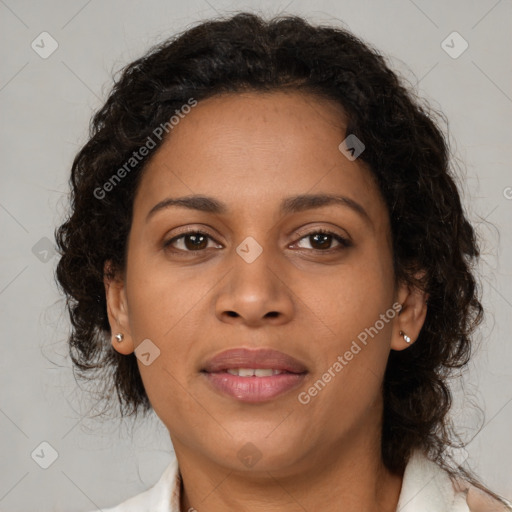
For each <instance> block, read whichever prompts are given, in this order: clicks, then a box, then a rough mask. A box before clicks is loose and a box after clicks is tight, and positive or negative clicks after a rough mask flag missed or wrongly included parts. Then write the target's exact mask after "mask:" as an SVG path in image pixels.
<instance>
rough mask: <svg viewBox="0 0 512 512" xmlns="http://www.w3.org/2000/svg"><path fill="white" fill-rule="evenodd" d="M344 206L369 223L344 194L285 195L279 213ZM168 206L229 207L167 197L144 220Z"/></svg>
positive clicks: (208, 209)
mask: <svg viewBox="0 0 512 512" xmlns="http://www.w3.org/2000/svg"><path fill="white" fill-rule="evenodd" d="M331 205H337V206H344V207H348V208H350V209H351V210H353V211H355V212H356V213H358V214H359V215H360V216H361V217H363V218H364V220H365V221H366V222H368V223H369V224H370V225H371V224H372V220H371V218H370V216H369V215H368V213H367V211H366V210H365V209H364V208H363V207H362V206H361V205H360V204H359V203H358V202H357V201H354V200H353V199H350V198H349V197H345V196H339V195H334V194H301V195H297V196H291V197H286V198H285V199H283V201H282V202H281V205H280V209H279V211H280V214H281V215H289V214H291V213H297V212H302V211H305V210H312V209H315V208H321V207H323V206H331ZM170 207H181V208H188V209H189V210H197V211H201V212H206V213H214V214H218V215H226V214H227V213H228V212H229V209H228V207H227V205H226V204H225V203H222V202H221V201H218V200H217V199H215V198H213V197H209V196H202V195H193V196H185V197H176V198H171V197H169V198H167V199H164V200H163V201H160V202H159V203H157V204H155V206H153V208H151V210H150V211H149V213H148V215H147V217H146V222H147V221H148V220H149V219H150V218H151V217H152V216H153V215H154V214H155V213H156V212H158V211H160V210H164V209H166V208H170Z"/></svg>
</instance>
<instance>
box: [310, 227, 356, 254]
mask: <svg viewBox="0 0 512 512" xmlns="http://www.w3.org/2000/svg"><path fill="white" fill-rule="evenodd" d="M300 240H308V242H309V244H310V246H311V250H314V251H319V252H327V251H329V250H331V249H334V250H340V249H343V248H345V247H349V246H350V245H351V244H350V242H349V240H347V239H346V238H343V237H342V236H340V235H338V234H337V233H333V232H332V231H325V230H317V231H314V232H312V233H309V234H308V235H306V236H303V237H302V238H301V239H300ZM333 241H335V242H337V244H338V245H337V246H335V247H334V248H333V247H331V244H332V243H333ZM306 249H308V247H306Z"/></svg>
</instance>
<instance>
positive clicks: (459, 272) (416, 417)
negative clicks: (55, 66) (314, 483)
mask: <svg viewBox="0 0 512 512" xmlns="http://www.w3.org/2000/svg"><path fill="white" fill-rule="evenodd" d="M403 82H404V81H403V80H402V79H401V78H399V76H397V74H396V73H395V72H393V71H392V70H391V69H390V68H389V67H388V65H387V64H386V60H385V58H384V57H383V56H382V55H381V54H380V53H379V52H378V51H377V50H375V49H374V48H372V47H371V46H369V45H368V44H367V43H364V42H363V41H361V40H360V39H358V38H357V37H355V36H354V35H352V34H351V33H350V32H348V31H346V30H344V29H342V28H337V27H333V26H313V25H312V24H310V23H308V22H307V21H305V20H304V19H302V18H300V17H297V16H282V17H277V18H273V19H271V20H264V19H262V18H261V17H260V16H257V15H253V14H249V13H239V14H236V15H234V16H232V17H230V18H228V19H222V18H221V19H215V20H208V21H206V22H202V23H200V24H199V25H196V26H194V27H192V28H190V29H189V30H187V31H185V32H183V33H182V34H179V35H178V36H175V37H173V38H171V39H170V40H167V41H165V42H164V43H162V44H160V45H158V46H156V47H154V48H152V49H151V50H150V51H149V52H148V53H147V54H146V55H144V56H143V57H142V58H139V59H138V60H136V61H134V62H132V63H131V64H129V65H128V66H127V67H125V68H124V69H123V70H122V72H121V74H120V76H119V77H118V78H116V79H115V83H114V86H113V90H112V92H111V93H110V95H109V97H108V99H107V101H106V103H105V104H104V106H103V107H101V109H100V110H99V111H98V112H97V113H96V114H95V115H94V117H93V119H92V121H91V128H90V139H89V141H88V142H87V143H86V144H85V145H84V147H83V148H82V149H81V150H80V152H79V153H78V154H77V156H76V157H75V159H74V162H73V166H72V170H71V179H70V182H71V187H72V193H71V212H70V214H69V217H68V218H67V219H66V221H65V222H64V223H63V224H62V225H61V226H60V227H59V228H57V229H56V232H55V235H56V239H57V244H58V247H59V250H60V254H61V259H60V261H59V263H58V267H57V270H56V278H57V280H58V283H59V285H60V286H61V288H62V290H63V291H64V292H65V294H66V296H67V307H68V310H69V314H70V316H71V322H72V331H71V334H70V337H69V344H70V354H71V358H72V361H73V363H74V366H75V370H77V371H78V373H79V375H80V376H81V377H83V378H85V379H87V376H89V377H90V375H92V374H93V373H94V374H96V372H100V374H101V379H100V380H101V382H103V383H106V384H105V389H104V391H105V393H107V394H109V393H110V395H109V396H110V397H111V396H112V395H113V394H114V391H115V392H116V394H117V397H118V403H119V405H120V411H121V416H124V415H126V416H130V415H133V414H135V416H136V415H137V413H138V412H139V411H142V412H143V413H146V412H148V411H149V410H151V404H150V403H149V400H148V397H147V395H146V392H145V389H144V386H143V383H142V380H141V377H140V374H139V371H138V367H137V361H136V357H135V355H134V354H130V355H128V356H125V355H121V354H119V353H118V352H116V351H115V350H114V349H113V348H112V346H111V344H110V343H109V342H108V340H109V337H110V335H111V332H110V326H109V322H108V317H107V309H106V298H105V291H104V284H103V279H104V265H105V262H107V261H110V262H112V267H111V272H112V275H113V274H114V272H115V271H121V272H122V271H123V270H124V268H125V257H126V246H127V243H126V242H127V237H128V233H129V230H130V225H131V217H132V207H133V198H134V194H135V191H136V189H137V186H138V183H139V180H140V178H141V175H142V173H143V170H144V168H145V164H146V163H147V162H148V160H149V158H150V157H151V155H152V154H154V152H151V153H150V154H148V155H147V156H146V157H145V158H142V159H141V161H140V162H139V163H138V165H137V166H136V167H135V168H134V169H133V170H132V171H131V172H130V173H127V174H126V176H125V177H124V178H123V180H122V181H121V182H120V183H119V184H116V186H115V187H112V190H111V191H109V193H108V194H102V195H103V196H104V197H101V198H98V190H102V187H104V184H105V183H106V182H108V181H109V179H111V177H112V176H113V174H115V173H116V170H118V169H119V168H120V167H121V166H122V165H123V164H124V163H125V162H126V161H127V160H128V159H129V158H130V157H131V156H132V155H133V153H134V151H136V150H137V149H138V148H140V147H141V146H143V145H144V144H145V143H146V141H147V139H148V137H150V136H151V134H152V133H153V131H154V129H155V127H157V126H160V125H162V124H164V123H166V122H168V120H169V119H170V117H171V116H172V115H173V114H174V113H175V112H176V110H179V109H180V107H182V105H184V104H186V103H187V102H188V101H189V100H190V98H194V99H195V100H197V101H201V100H203V99H205V98H208V97H211V96H214V95H216V94H222V93H239V92H243V91H278V90H290V91H302V92H305V93H308V94H313V95H317V96H319V97H322V98H328V99H331V100H335V101H336V102H337V103H338V104H339V105H340V106H341V107H342V108H343V110H344V112H345V113H346V116H347V119H348V126H347V130H346V132H347V134H348V133H350V134H354V135H356V136H357V137H358V138H359V139H361V140H362V141H363V142H364V144H365V146H366V149H365V151H364V152H363V153H362V154H361V156H360V157H359V158H360V159H361V160H363V161H364V162H366V163H367V164H368V166H369V168H370V170H371V172H372V173H373V176H374V178H375V180H376V182H377V183H378V185H379V187H380V191H381V193H382V196H383V198H384V199H385V202H386V205H387V208H388V211H389V217H390V223H391V234H392V240H393V261H394V271H395V276H396V282H405V283H408V284H410V285H411V286H416V287H419V288H421V289H422V290H424V291H425V292H426V293H427V294H428V312H427V316H426V319H425V323H424V325H423V328H422V330H421V332H420V335H419V338H418V339H417V341H416V342H415V343H414V344H413V345H412V346H411V347H409V348H408V349H407V350H403V351H391V354H390V357H389V361H388V364H387V369H386V373H385V377H384V382H383V400H384V416H383V435H382V458H383V461H384V463H385V465H386V467H387V468H388V469H389V470H390V471H393V472H401V471H403V469H404V468H405V465H406V463H407V461H408V459H409V456H410V454H411V453H412V451H413V450H414V449H418V448H419V449H422V450H423V451H424V452H426V453H427V454H428V455H429V456H430V458H431V459H433V460H437V461H440V462H443V461H444V460H445V459H446V456H445V454H444V451H445V448H446V447H447V446H450V445H452V444H453V432H452V429H451V426H450V425H451V424H450V421H449V420H448V414H447V413H448V411H449V408H450V406H451V401H452V397H451V394H450V390H449V387H448V383H447V380H448V377H449V376H450V375H451V373H453V371H454V368H461V367H463V366H464V365H466V363H467V362H468V360H469V357H470V354H471V343H472V340H471V338H472V336H471V335H472V333H473V331H474V329H475V327H476V326H477V325H478V324H479V322H480V321H481V319H482V314H483V308H482V305H481V303H480V301H479V297H478V295H479V287H478V286H477V282H476V279H475V276H474V274H473V265H474V264H475V263H476V260H477V259H478V256H479V248H478V243H477V238H476V235H475V231H474V229H473V227H472V226H471V224H470V223H469V222H468V220H467V216H466V214H465V212H464V208H463V206H462V204H461V199H460V194H459V191H458V188H457V185H456V181H455V173H454V171H453V166H452V164H451V158H450V149H449V145H448V142H447V137H446V136H445V135H444V134H443V130H442V129H441V128H440V126H439V125H440V123H439V122H438V121H435V119H439V118H442V119H444V117H443V116H442V114H439V113H438V112H435V111H434V110H433V109H432V108H431V107H429V106H426V105H425V104H423V103H424V102H421V101H420V100H419V99H418V98H417V97H416V95H415V94H413V93H412V92H411V91H410V90H409V89H410V88H406V87H405V86H404V83H403ZM162 140H164V139H163V138H162ZM162 140H160V141H157V147H159V145H160V144H161V142H162ZM418 272H419V273H420V274H422V275H421V277H420V278H418ZM94 378H96V376H95V377H94Z"/></svg>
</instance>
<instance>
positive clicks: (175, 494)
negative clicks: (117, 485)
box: [103, 451, 506, 512]
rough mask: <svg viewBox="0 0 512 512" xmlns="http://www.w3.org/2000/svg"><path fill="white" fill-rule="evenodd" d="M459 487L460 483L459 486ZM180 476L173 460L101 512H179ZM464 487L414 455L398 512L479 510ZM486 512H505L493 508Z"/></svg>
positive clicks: (426, 460)
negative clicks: (151, 479) (144, 484)
mask: <svg viewBox="0 0 512 512" xmlns="http://www.w3.org/2000/svg"><path fill="white" fill-rule="evenodd" d="M459 485H460V483H459ZM180 487H181V476H180V473H179V468H178V461H177V459H176V456H174V455H173V458H172V460H171V462H170V464H169V465H168V466H167V468H166V469H165V471H164V472H163V474H162V476H161V477H160V479H159V480H158V482H156V484H154V485H153V486H152V487H151V488H149V489H148V490H146V491H144V492H142V493H140V494H137V495H136V496H134V497H132V498H130V499H128V500H127V501H124V502H123V503H121V504H120V505H118V506H116V507H114V508H109V509H103V512H180ZM467 496H468V493H467V486H466V488H464V485H463V486H462V487H457V485H456V484H454V483H452V479H451V478H450V476H449V475H448V473H447V472H446V471H444V470H443V469H442V468H441V467H439V466H438V465H437V464H436V463H434V462H432V461H431V460H429V459H428V458H427V457H426V456H425V455H424V454H423V453H421V452H419V451H417V452H415V453H414V454H413V455H412V456H411V458H410V460H409V463H408V464H407V466H406V468H405V473H404V477H403V481H402V489H401V492H400V497H399V500H398V506H397V509H396V511H397V512H433V511H435V512H471V511H472V510H473V512H478V511H479V510H482V509H481V508H480V506H477V507H473V503H475V504H476V501H473V503H472V504H471V507H472V508H471V509H470V507H469V506H468V501H469V502H470V503H471V502H472V500H471V499H469V500H468V498H467ZM485 510H506V509H505V508H503V509H501V508H499V509H498V508H493V509H488V508H485Z"/></svg>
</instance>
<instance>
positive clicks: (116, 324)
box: [103, 262, 135, 355]
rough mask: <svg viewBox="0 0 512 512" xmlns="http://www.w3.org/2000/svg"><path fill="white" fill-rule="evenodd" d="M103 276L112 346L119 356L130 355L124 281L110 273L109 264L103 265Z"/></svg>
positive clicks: (130, 337) (131, 348)
mask: <svg viewBox="0 0 512 512" xmlns="http://www.w3.org/2000/svg"><path fill="white" fill-rule="evenodd" d="M103 276H104V277H103V283H104V286H105V298H106V302H107V315H108V321H109V324H110V331H111V333H112V334H111V343H112V346H113V347H114V349H115V350H116V351H117V352H119V353H121V354H124V355H128V354H131V353H132V352H133V351H134V350H135V347H134V344H133V340H132V336H131V331H130V318H129V314H128V303H127V299H126V289H125V284H124V280H123V279H122V278H121V277H120V276H119V275H118V274H115V273H113V272H112V270H111V263H110V262H106V263H105V266H104V272H103Z"/></svg>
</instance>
